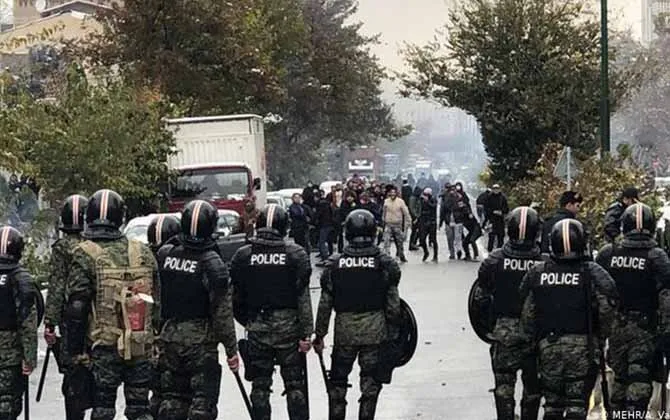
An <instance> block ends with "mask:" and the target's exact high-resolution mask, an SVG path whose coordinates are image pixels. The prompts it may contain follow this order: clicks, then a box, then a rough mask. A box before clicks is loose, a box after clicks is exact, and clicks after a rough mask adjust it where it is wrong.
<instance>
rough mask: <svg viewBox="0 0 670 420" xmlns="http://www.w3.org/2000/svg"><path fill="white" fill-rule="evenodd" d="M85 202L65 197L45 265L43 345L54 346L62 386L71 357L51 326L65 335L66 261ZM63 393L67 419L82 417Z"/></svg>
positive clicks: (82, 218)
mask: <svg viewBox="0 0 670 420" xmlns="http://www.w3.org/2000/svg"><path fill="white" fill-rule="evenodd" d="M86 206H88V199H87V198H86V197H84V196H83V195H78V194H75V195H71V196H69V197H67V198H66V199H65V204H63V209H62V210H61V214H60V231H61V232H63V236H62V238H60V239H58V240H57V241H56V242H54V244H53V245H52V246H51V259H50V261H49V267H50V268H51V272H50V273H49V292H48V293H47V303H46V309H45V318H44V339H45V340H46V342H47V345H48V346H49V347H51V348H52V349H55V350H56V351H55V353H54V354H55V355H56V357H57V358H58V362H59V363H58V367H59V370H60V372H61V373H63V386H62V389H63V390H66V389H67V388H68V380H69V376H70V375H69V372H70V371H71V367H72V366H71V357H69V356H68V355H67V344H64V343H63V342H62V341H61V342H60V343H58V338H57V337H56V331H55V327H58V329H59V330H60V334H61V337H67V325H66V323H65V322H63V317H62V315H63V312H64V311H65V290H66V282H67V279H68V276H69V269H70V263H71V261H72V252H73V251H74V248H75V247H76V246H77V245H78V244H79V242H81V241H82V237H81V236H80V233H81V232H82V231H83V230H84V222H85V217H86ZM54 346H55V347H54ZM63 394H64V396H65V417H66V419H67V420H83V418H84V411H83V410H75V404H73V401H71V399H72V396H70V395H69V393H68V392H63Z"/></svg>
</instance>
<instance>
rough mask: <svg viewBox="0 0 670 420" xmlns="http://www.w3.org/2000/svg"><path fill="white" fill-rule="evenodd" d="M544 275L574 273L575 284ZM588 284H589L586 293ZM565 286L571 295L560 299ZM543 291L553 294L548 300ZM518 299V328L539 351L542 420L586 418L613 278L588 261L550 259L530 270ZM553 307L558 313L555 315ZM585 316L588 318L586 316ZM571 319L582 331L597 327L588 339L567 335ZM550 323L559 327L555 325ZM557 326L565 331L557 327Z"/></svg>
mask: <svg viewBox="0 0 670 420" xmlns="http://www.w3.org/2000/svg"><path fill="white" fill-rule="evenodd" d="M545 273H552V274H553V273H559V274H560V273H569V274H572V273H578V274H579V278H578V280H576V282H577V284H576V285H575V284H574V283H573V284H572V286H567V285H558V286H557V285H552V284H551V283H548V282H547V283H545V282H544V281H543V280H542V279H543V277H542V276H543V274H545ZM573 281H574V280H573ZM587 285H590V287H591V289H590V293H589V294H587V289H586V287H587ZM550 287H551V289H549V288H550ZM543 288H544V289H545V290H542V289H543ZM547 289H548V290H551V292H547ZM566 290H570V291H571V292H570V293H572V294H571V295H569V297H568V301H567V302H564V301H563V300H562V299H563V298H565V296H566V295H565V291H566ZM547 293H551V294H552V298H551V300H548V296H547ZM538 296H539V297H543V300H542V301H543V302H544V304H538V303H539V302H540V301H539V299H538ZM521 297H522V300H523V301H524V306H523V310H522V312H521V328H522V332H523V333H524V334H527V335H528V337H529V338H534V341H535V342H536V343H537V348H538V352H539V356H538V370H539V374H540V384H541V390H542V395H543V396H544V398H545V405H544V419H545V420H556V419H563V418H565V419H579V420H585V419H586V416H587V409H588V400H589V396H590V394H591V390H592V389H593V386H594V384H595V381H596V376H597V372H598V360H599V357H600V354H599V349H598V340H603V341H604V340H605V339H606V338H607V337H608V336H609V333H610V331H611V327H612V321H613V318H614V314H615V308H616V303H617V302H616V300H617V290H616V285H615V284H614V281H613V280H612V278H611V277H610V275H609V274H608V273H607V272H606V271H605V270H604V269H603V268H602V267H600V266H599V265H598V264H596V263H593V262H581V261H574V262H569V263H564V264H558V263H556V262H554V261H550V262H545V263H539V264H537V265H535V266H534V267H533V268H532V269H530V270H529V272H528V274H526V276H525V277H524V279H523V281H522V284H521ZM587 302H590V303H591V305H593V307H594V309H595V307H596V306H597V312H593V311H590V310H587V306H586V305H588V303H587ZM553 311H555V312H557V313H558V312H561V313H560V314H558V315H557V316H554V315H553V314H554V312H553ZM589 314H590V315H591V320H588V316H589ZM563 315H564V316H563ZM570 322H575V323H576V324H581V325H582V326H583V327H584V330H588V329H589V328H590V327H589V326H587V325H594V326H597V327H598V328H597V330H592V331H591V332H592V333H593V337H589V336H588V334H584V333H572V332H571V331H570V330H572V328H573V325H568V323H570ZM554 324H556V325H558V324H560V325H561V326H559V327H556V328H554V327H555V326H556V325H554ZM566 325H568V326H566ZM562 328H566V330H564V331H561V329H562ZM580 329H581V328H580ZM564 413H565V417H564Z"/></svg>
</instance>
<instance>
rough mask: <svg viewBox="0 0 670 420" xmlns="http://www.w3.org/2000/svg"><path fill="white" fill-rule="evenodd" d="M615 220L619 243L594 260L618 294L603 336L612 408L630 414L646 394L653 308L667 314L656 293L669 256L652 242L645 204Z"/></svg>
mask: <svg viewBox="0 0 670 420" xmlns="http://www.w3.org/2000/svg"><path fill="white" fill-rule="evenodd" d="M621 224H622V225H623V234H624V239H623V242H622V243H621V244H617V245H612V244H608V245H606V246H605V247H604V248H603V249H601V250H600V252H599V253H598V257H597V260H596V262H597V263H598V264H600V265H601V266H603V267H604V268H605V269H606V270H607V271H608V272H609V273H610V275H611V276H612V278H613V279H614V281H615V282H616V286H617V289H618V292H619V296H620V304H619V307H618V314H617V315H618V316H617V317H616V319H615V324H614V325H615V328H614V330H613V332H612V335H611V336H610V338H609V354H608V360H609V363H610V366H611V367H612V368H613V369H614V373H615V381H614V384H613V389H612V394H611V396H612V409H613V410H614V411H617V412H619V414H620V415H624V414H623V413H624V412H626V414H625V415H627V416H628V418H634V417H633V416H634V414H635V412H642V411H645V410H646V409H647V405H648V404H649V399H650V398H651V394H652V372H651V370H652V365H653V361H654V351H655V345H656V329H657V325H658V311H659V310H660V311H661V312H662V313H664V314H668V313H669V309H670V308H668V307H662V308H659V302H660V301H659V293H660V292H661V290H663V289H668V282H670V259H668V256H667V255H666V253H665V252H664V251H663V250H662V249H661V248H659V247H658V246H657V245H656V242H655V241H654V240H653V237H654V234H655V231H656V219H655V217H654V212H653V210H652V209H651V208H650V207H649V206H647V205H645V204H642V203H635V204H632V205H630V206H628V207H627V208H626V210H625V211H624V213H623V215H622V217H621ZM661 302H667V301H666V300H663V301H661ZM665 305H667V303H666V304H665Z"/></svg>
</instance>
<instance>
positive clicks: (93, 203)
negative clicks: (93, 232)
mask: <svg viewBox="0 0 670 420" xmlns="http://www.w3.org/2000/svg"><path fill="white" fill-rule="evenodd" d="M124 214H125V203H124V202H123V198H121V196H120V195H119V194H118V193H117V192H115V191H112V190H98V191H96V192H95V193H94V194H93V195H92V196H91V197H90V198H89V199H88V206H87V208H86V223H87V224H88V226H89V227H92V228H96V227H108V228H113V229H118V228H120V227H121V225H122V224H123V217H124Z"/></svg>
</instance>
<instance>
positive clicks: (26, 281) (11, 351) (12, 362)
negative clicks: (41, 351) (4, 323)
mask: <svg viewBox="0 0 670 420" xmlns="http://www.w3.org/2000/svg"><path fill="white" fill-rule="evenodd" d="M4 275H6V277H4ZM0 279H1V280H0V283H1V284H0V285H1V286H4V285H5V284H6V283H5V282H12V283H11V286H10V287H12V289H13V290H11V291H10V293H11V294H13V295H14V296H18V299H11V300H12V301H14V302H15V305H16V307H15V308H12V309H9V308H8V310H7V311H6V312H5V311H3V312H5V313H6V315H7V316H8V317H16V318H15V319H16V321H17V322H16V329H14V328H8V329H3V330H2V331H0V419H3V420H4V419H7V420H15V419H16V418H17V417H18V416H19V414H21V409H22V399H21V397H22V395H23V391H24V386H25V383H26V381H27V380H28V378H27V377H25V376H24V375H23V374H22V373H21V364H22V363H23V362H25V363H27V364H28V365H30V366H31V367H33V368H35V367H36V366H37V324H38V319H37V317H38V315H37V311H36V308H35V304H34V297H33V293H39V291H38V288H37V286H36V285H35V284H34V283H33V280H32V278H31V277H30V274H28V272H26V271H25V270H23V269H21V268H20V267H19V265H18V264H16V263H9V262H5V261H0ZM8 303H9V302H2V303H1V305H2V306H4V307H5V308H7V306H5V305H7V304H8ZM10 311H11V312H10Z"/></svg>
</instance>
